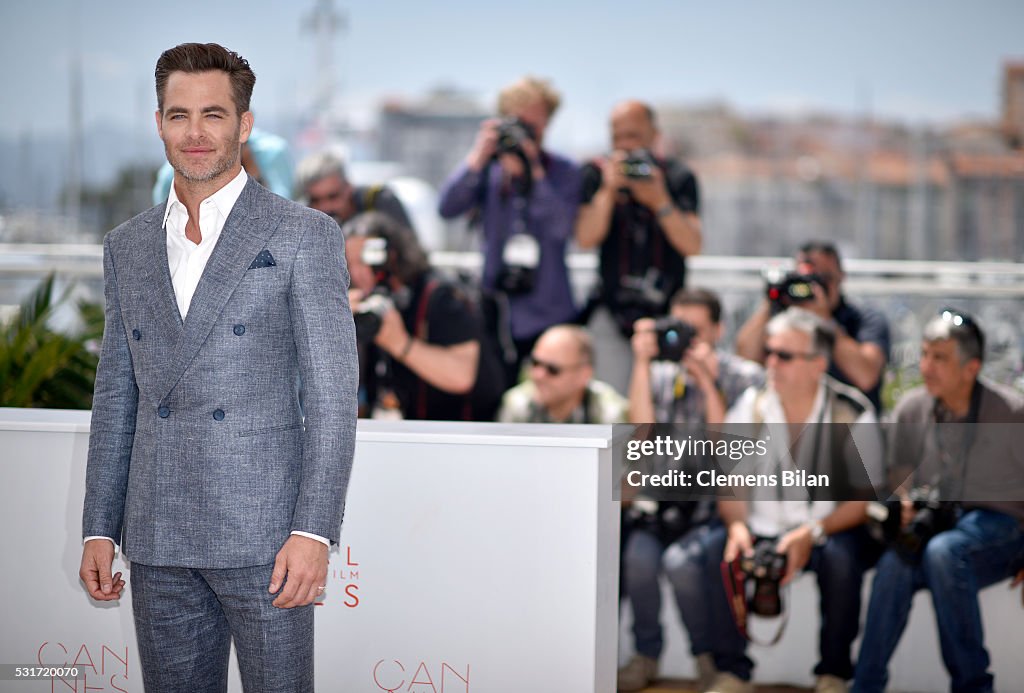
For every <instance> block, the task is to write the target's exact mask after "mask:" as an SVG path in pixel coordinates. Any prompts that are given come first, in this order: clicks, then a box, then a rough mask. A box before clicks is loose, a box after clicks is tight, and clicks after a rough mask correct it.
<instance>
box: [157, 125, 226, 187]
mask: <svg viewBox="0 0 1024 693" xmlns="http://www.w3.org/2000/svg"><path fill="white" fill-rule="evenodd" d="M241 132H242V127H241V123H239V127H238V129H236V130H235V137H234V140H233V146H232V147H231V148H230V149H228V151H227V152H225V153H224V155H223V156H221V157H220V158H219V159H216V160H215V161H214V162H213V165H212V166H211V167H210V168H209V170H206V171H196V170H195V169H189V168H186V166H185V164H184V163H183V161H182V159H184V156H182V159H179V158H178V154H177V153H175V154H173V155H172V153H171V150H170V149H169V148H168V147H166V146H165V147H164V151H165V153H166V154H167V160H168V161H170V162H171V167H172V168H173V169H174V172H175V173H177V174H178V175H180V176H181V177H182V178H184V179H185V180H187V181H189V182H190V183H208V182H209V181H211V180H216V179H217V178H218V177H219V176H221V175H223V174H224V173H226V172H228V171H230V170H231V168H232V167H233V166H234V165H235V164H236V163H237V162H238V160H239V159H240V158H241V146H242V143H241V141H240V140H239V136H240V135H241Z"/></svg>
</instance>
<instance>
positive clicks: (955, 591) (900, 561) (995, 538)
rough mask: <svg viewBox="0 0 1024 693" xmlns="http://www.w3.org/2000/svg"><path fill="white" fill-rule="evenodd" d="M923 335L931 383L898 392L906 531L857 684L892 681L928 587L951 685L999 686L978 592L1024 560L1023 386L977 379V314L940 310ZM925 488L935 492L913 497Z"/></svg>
mask: <svg viewBox="0 0 1024 693" xmlns="http://www.w3.org/2000/svg"><path fill="white" fill-rule="evenodd" d="M922 339H923V341H922V345H921V376H922V377H923V378H924V386H923V387H920V388H917V389H915V390H912V391H911V392H908V393H907V394H906V395H905V396H904V397H903V398H902V399H901V400H900V402H899V404H898V405H897V406H896V410H895V412H894V416H895V422H894V425H893V428H892V431H891V433H892V437H891V445H890V467H891V468H892V469H893V472H894V475H895V478H896V480H897V482H898V483H897V486H898V496H899V497H900V499H901V500H900V503H899V507H898V508H895V507H894V508H893V509H892V512H893V515H894V519H897V520H898V522H897V523H896V524H898V525H899V527H900V530H899V532H898V533H897V535H896V541H895V542H894V545H893V547H892V548H890V549H889V550H887V551H886V552H885V554H884V555H883V556H882V558H881V559H880V560H879V562H878V572H877V573H876V575H875V579H874V583H873V584H872V589H871V600H870V602H869V604H868V614H867V621H866V623H865V626H864V638H863V640H862V642H861V648H860V655H859V657H858V661H857V672H856V677H855V681H854V687H853V690H855V691H882V690H884V689H885V685H886V682H887V680H888V663H889V659H890V658H891V656H892V653H893V651H895V649H896V645H897V644H898V643H899V639H900V636H901V635H902V633H903V629H904V627H905V626H906V624H907V619H908V617H909V615H910V609H911V606H912V605H913V596H914V593H915V592H916V591H917V590H919V589H922V588H924V589H928V590H929V591H930V592H931V595H932V603H933V605H934V608H935V621H936V623H937V624H938V629H939V642H940V644H941V648H942V660H943V662H944V663H945V665H946V669H947V671H948V672H949V675H950V678H951V682H950V688H951V690H954V691H991V690H993V686H994V680H993V676H992V674H990V673H989V671H988V667H989V657H988V653H987V652H986V651H985V645H984V643H985V633H984V629H983V628H982V623H981V611H980V609H979V606H978V592H979V590H981V589H983V588H985V587H988V586H989V585H992V584H995V583H997V582H1000V581H1002V580H1004V579H1006V578H1009V577H1012V576H1013V575H1014V573H1015V571H1018V570H1020V563H1019V561H1020V560H1021V558H1024V554H1022V552H1024V449H1022V447H1021V445H1020V440H1021V436H1020V430H1021V428H1020V427H1021V424H1022V423H1024V396H1022V395H1021V394H1020V393H1019V392H1017V391H1015V390H1012V389H1011V388H1009V387H1005V386H1001V385H997V384H995V383H991V382H988V381H986V380H984V379H980V378H979V377H978V373H979V371H980V370H981V366H982V360H983V358H984V351H985V337H984V333H983V332H982V331H981V328H980V327H979V326H978V325H977V323H975V321H974V320H973V319H972V318H971V317H970V316H969V315H966V314H963V313H960V312H957V311H955V310H950V309H947V310H944V311H942V312H941V313H940V315H939V316H938V317H936V318H934V319H932V320H931V321H930V322H928V324H927V325H925V328H924V332H923V335H922ZM926 487H928V488H931V489H935V490H936V491H937V494H936V495H934V496H932V499H933V500H932V501H931V502H927V503H921V502H918V503H917V504H914V503H913V502H912V501H911V498H912V497H917V498H921V497H922V496H923V495H930V494H924V493H922V492H923V491H924V490H925V488H926ZM1021 579H1024V575H1022V574H1021V573H1019V572H1018V573H1017V576H1016V580H1017V581H1020V580H1021ZM1018 683H1019V682H1018ZM1013 685H1016V684H1012V683H1011V686H1013Z"/></svg>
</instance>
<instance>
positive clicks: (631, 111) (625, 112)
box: [611, 106, 658, 151]
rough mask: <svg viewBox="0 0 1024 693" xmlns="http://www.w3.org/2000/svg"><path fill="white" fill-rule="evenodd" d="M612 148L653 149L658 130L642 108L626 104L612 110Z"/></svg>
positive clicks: (627, 149) (625, 149)
mask: <svg viewBox="0 0 1024 693" xmlns="http://www.w3.org/2000/svg"><path fill="white" fill-rule="evenodd" d="M611 125H612V149H616V150H624V151H630V150H633V149H651V148H652V147H653V146H654V139H655V138H656V137H657V135H658V131H657V130H656V129H655V128H654V125H653V124H652V123H651V121H650V119H649V118H648V117H647V114H646V113H645V112H644V110H643V109H642V108H639V107H636V106H625V107H621V108H617V109H616V110H615V111H613V112H612V120H611Z"/></svg>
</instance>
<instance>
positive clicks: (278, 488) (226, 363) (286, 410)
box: [82, 179, 358, 568]
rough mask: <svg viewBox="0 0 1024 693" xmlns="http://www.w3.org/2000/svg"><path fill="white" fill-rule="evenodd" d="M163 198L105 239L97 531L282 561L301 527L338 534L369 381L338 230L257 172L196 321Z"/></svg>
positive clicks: (145, 545) (92, 512)
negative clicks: (179, 284) (364, 383)
mask: <svg viewBox="0 0 1024 693" xmlns="http://www.w3.org/2000/svg"><path fill="white" fill-rule="evenodd" d="M164 207H165V205H159V206H157V207H154V208H153V209H150V210H149V211H148V212H144V213H142V214H140V215H139V216H137V217H135V218H133V219H131V220H129V221H127V222H125V223H124V224H122V225H121V226H119V227H117V228H116V229H114V230H113V231H111V232H110V233H109V234H107V237H106V238H105V239H104V243H103V270H104V281H105V298H106V328H105V331H104V335H103V348H102V353H101V356H100V365H99V371H98V373H97V376H96V388H95V393H94V399H93V411H92V432H91V435H90V438H89V459H88V471H87V473H86V494H85V510H84V513H83V528H82V529H83V536H92V535H98V536H108V537H112V538H114V539H115V540H117V539H119V538H120V542H121V547H122V550H123V552H124V554H125V556H126V557H127V558H128V559H130V560H132V561H136V562H139V563H143V564H146V565H156V566H180V567H190V568H233V567H244V566H254V565H264V564H268V563H272V562H273V561H274V557H275V555H276V553H277V551H278V550H279V549H280V548H281V546H282V545H283V544H284V542H285V541H286V540H287V539H288V536H289V534H290V532H291V531H293V530H300V531H305V532H311V533H314V534H318V535H320V536H323V537H326V538H328V539H330V540H331V541H332V542H337V541H338V536H339V533H340V531H341V520H342V516H343V514H344V503H345V492H346V489H347V486H348V479H349V475H350V473H351V469H352V456H353V451H354V447H355V430H356V388H357V384H358V366H357V360H356V359H357V357H356V348H355V330H354V327H353V324H352V314H351V310H350V308H349V304H348V294H347V290H348V270H347V268H346V266H345V254H344V247H343V240H342V236H341V232H340V229H339V228H338V225H337V224H336V223H335V222H334V221H333V220H331V219H330V218H329V217H327V216H325V215H323V214H321V213H320V212H316V211H313V210H310V209H307V208H305V207H302V206H300V205H297V204H294V203H292V202H289V201H287V200H285V199H283V198H280V197H278V196H276V195H274V194H272V193H270V192H268V191H267V190H266V189H264V188H263V187H262V186H260V185H259V184H257V183H255V182H254V181H252V180H251V179H250V180H249V182H248V183H247V184H246V186H245V188H244V189H243V191H242V194H241V196H240V197H239V198H238V201H237V202H236V203H235V206H234V208H233V209H232V211H231V214H230V215H229V216H228V218H227V220H226V222H225V225H224V229H223V231H222V233H221V237H220V239H219V240H218V242H217V245H216V247H215V248H214V250H213V254H212V255H211V256H210V259H209V262H208V263H207V265H206V270H205V271H204V272H203V275H202V278H201V280H200V281H199V285H198V287H197V288H196V291H195V294H194V296H193V298H192V303H191V304H190V306H189V310H188V315H187V317H186V319H185V320H184V322H183V321H182V320H181V316H180V314H179V312H178V308H177V305H176V303H175V297H174V290H173V288H172V286H171V278H170V272H169V269H168V262H167V245H166V232H165V231H164V229H163V226H162V224H163V213H164ZM264 251H269V256H268V254H267V253H266V252H264ZM258 256H259V258H260V259H259V260H257V257H258ZM300 382H301V387H302V390H303V409H304V412H300V406H299V383H300ZM302 413H304V414H305V421H304V422H303V417H302Z"/></svg>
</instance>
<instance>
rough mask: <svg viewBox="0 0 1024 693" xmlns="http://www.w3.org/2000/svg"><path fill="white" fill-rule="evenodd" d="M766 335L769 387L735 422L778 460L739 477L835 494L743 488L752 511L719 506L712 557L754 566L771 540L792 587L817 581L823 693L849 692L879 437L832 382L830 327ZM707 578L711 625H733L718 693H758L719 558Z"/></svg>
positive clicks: (738, 504)
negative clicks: (769, 478)
mask: <svg viewBox="0 0 1024 693" xmlns="http://www.w3.org/2000/svg"><path fill="white" fill-rule="evenodd" d="M765 331H766V334H767V337H766V340H765V353H766V358H765V365H766V369H767V375H768V384H767V387H765V388H750V389H749V390H747V391H746V392H745V393H744V394H743V396H742V397H740V399H739V401H738V402H737V403H736V405H735V406H733V407H732V408H731V409H730V410H729V413H728V415H727V417H726V423H727V424H730V426H741V427H743V426H746V427H750V435H751V437H752V438H756V439H764V438H767V440H768V441H769V443H768V447H767V449H768V454H767V455H763V456H759V455H754V456H751V457H749V458H747V459H746V460H744V461H743V462H742V463H741V466H746V467H748V468H749V471H753V472H757V473H763V474H769V475H774V476H775V477H781V475H782V472H783V470H793V469H798V470H804V471H806V472H807V473H809V474H810V473H815V474H824V475H827V477H828V479H829V485H828V488H812V487H810V486H790V487H785V486H784V485H783V484H782V483H781V482H780V483H779V484H777V485H774V486H755V487H745V488H741V489H736V490H735V491H734V492H735V493H737V494H740V497H741V498H745V500H724V499H721V500H719V502H718V508H719V515H720V517H721V520H722V524H723V526H722V527H719V528H717V529H716V530H713V531H712V532H710V533H709V535H708V537H707V539H706V540H705V546H704V549H705V553H706V555H708V556H715V557H720V558H721V560H722V561H724V562H727V563H731V562H732V561H733V560H735V559H736V558H737V557H738V556H740V555H741V554H742V555H747V556H750V555H752V554H753V549H754V544H755V543H756V542H757V541H758V540H769V541H771V542H772V543H773V548H774V550H775V551H776V552H778V553H779V554H783V555H784V556H785V559H786V568H785V575H784V577H783V579H782V585H786V584H788V583H789V582H791V581H792V580H793V579H794V578H795V577H796V576H798V575H799V574H800V573H801V572H803V571H804V570H808V571H812V572H814V573H815V574H816V576H817V582H818V589H819V591H820V593H821V601H820V606H821V630H820V633H819V653H820V660H819V662H818V663H817V665H816V666H815V668H814V674H815V675H816V677H817V680H816V684H815V691H818V692H819V693H833V692H836V693H838V692H840V691H843V692H845V691H846V680H847V679H850V678H851V677H852V676H853V662H852V660H851V649H852V647H853V641H854V639H856V637H857V631H858V624H859V622H860V595H861V580H862V578H863V574H864V572H865V571H866V570H867V569H868V568H869V567H870V565H871V562H872V558H873V556H872V554H871V551H870V547H871V544H870V542H869V540H868V538H867V535H866V533H865V532H864V529H863V527H862V525H863V524H864V522H865V521H866V519H867V515H866V508H867V499H868V498H869V497H875V494H876V492H875V488H874V487H875V486H877V485H880V484H881V482H882V477H883V471H882V436H881V431H880V429H879V426H878V421H877V419H876V417H875V414H874V408H873V407H872V406H871V404H870V402H868V400H867V398H866V397H865V396H864V395H863V394H862V393H861V392H860V391H858V390H856V389H855V388H852V387H849V386H847V385H844V384H842V383H839V382H837V381H835V380H834V379H832V378H830V377H829V376H828V375H827V371H828V365H829V355H830V354H832V353H833V339H834V337H833V334H832V332H831V330H830V329H829V325H828V323H826V322H825V321H824V320H822V319H821V318H819V317H818V316H817V315H815V314H814V313H811V312H809V311H806V310H803V309H800V308H790V309H788V310H786V311H784V312H782V313H780V314H778V315H776V316H775V317H774V318H772V319H771V320H770V321H769V322H768V324H767V325H766V328H765ZM829 424H845V425H841V426H840V425H829ZM731 430H732V431H734V432H735V431H737V430H739V429H736V428H733V429H731ZM780 501H785V502H780ZM705 571H706V572H705V573H704V574H705V576H706V580H707V581H708V584H709V585H710V592H711V595H710V596H709V599H708V602H709V605H710V606H709V608H710V609H712V610H713V612H714V617H713V619H712V622H713V623H716V624H723V623H725V624H730V626H727V627H726V628H725V629H724V630H723V629H722V628H719V629H718V631H717V633H718V634H717V637H716V640H715V642H714V646H715V647H716V651H715V653H714V659H715V665H716V667H717V668H718V670H719V671H720V672H721V673H720V674H719V675H718V677H717V678H716V680H715V682H714V684H713V685H712V686H711V687H710V688H709V689H708V691H711V692H713V693H737V692H740V691H752V690H753V686H752V684H751V683H750V677H751V674H752V669H753V662H752V661H751V660H750V659H749V658H748V657H747V655H746V645H747V642H746V638H745V637H744V636H743V635H742V634H741V632H740V630H739V629H738V628H737V627H736V626H734V625H731V624H733V623H735V620H734V619H733V617H732V615H731V614H730V609H729V602H728V601H727V599H726V594H725V589H724V585H723V581H722V577H721V569H720V565H719V561H718V558H715V559H713V560H710V561H708V562H707V564H706V565H705Z"/></svg>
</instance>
